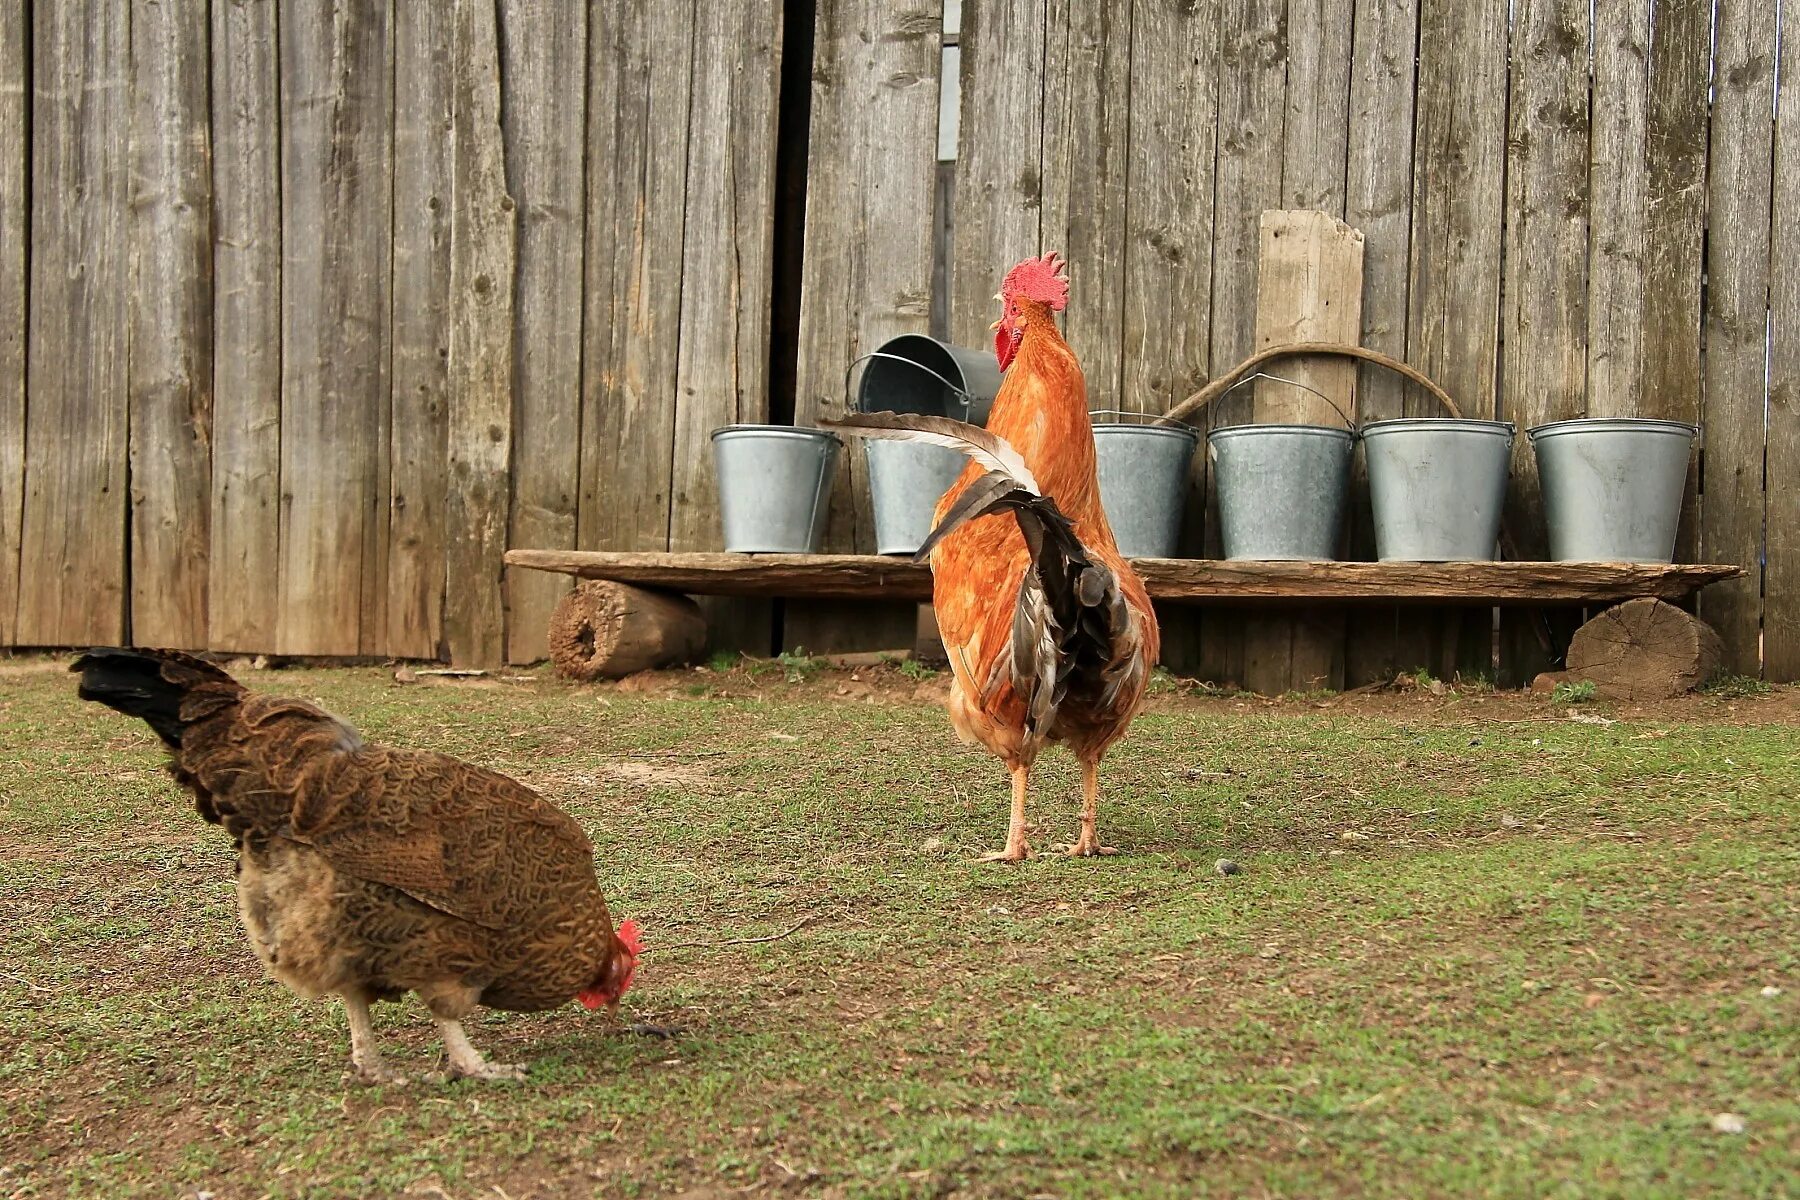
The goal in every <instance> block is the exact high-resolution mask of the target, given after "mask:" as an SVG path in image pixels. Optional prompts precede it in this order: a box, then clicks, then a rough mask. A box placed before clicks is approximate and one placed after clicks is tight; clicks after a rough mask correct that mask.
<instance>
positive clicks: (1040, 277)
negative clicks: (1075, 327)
mask: <svg viewBox="0 0 1800 1200" xmlns="http://www.w3.org/2000/svg"><path fill="white" fill-rule="evenodd" d="M1063 267H1064V263H1063V260H1062V255H1060V254H1058V253H1057V252H1056V251H1054V250H1052V251H1050V253H1048V254H1046V255H1044V256H1043V257H1042V258H1028V259H1026V260H1025V261H1024V262H1022V263H1020V264H1019V265H1018V266H1016V267H1014V268H1013V269H1012V270H1010V271H1008V272H1007V273H1006V282H1005V283H1002V284H1001V285H1000V291H1001V292H1002V293H1003V294H1004V295H1008V296H1020V297H1023V298H1024V299H1026V300H1036V301H1037V302H1038V303H1040V304H1048V305H1049V306H1050V308H1051V310H1052V311H1054V312H1061V311H1062V310H1063V309H1064V308H1065V307H1067V306H1068V303H1069V277H1068V276H1067V275H1065V274H1063Z"/></svg>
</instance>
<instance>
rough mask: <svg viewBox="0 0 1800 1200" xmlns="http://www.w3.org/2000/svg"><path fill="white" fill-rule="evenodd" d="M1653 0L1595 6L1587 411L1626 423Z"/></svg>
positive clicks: (1640, 252) (1633, 358)
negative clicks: (1621, 418)
mask: <svg viewBox="0 0 1800 1200" xmlns="http://www.w3.org/2000/svg"><path fill="white" fill-rule="evenodd" d="M1649 91H1650V0H1597V2H1596V4H1595V8H1594V100H1593V136H1592V138H1591V140H1590V150H1589V158H1588V182H1589V189H1590V197H1591V199H1590V204H1589V218H1588V220H1589V239H1590V246H1589V249H1588V301H1587V406H1586V412H1587V415H1589V416H1594V417H1632V416H1637V415H1638V403H1639V400H1640V398H1641V396H1642V392H1643V385H1644V342H1643V334H1644V321H1643V310H1644V300H1645V296H1644V283H1645V271H1646V269H1647V268H1648V266H1649V263H1650V247H1649V244H1648V239H1649V233H1650V226H1649V221H1648V217H1649V212H1648V203H1649V192H1650V188H1649V184H1650V178H1649V175H1650V172H1649V165H1650V159H1649V155H1648V153H1647V150H1648V148H1649V147H1648V142H1647V136H1648V132H1649V130H1648V105H1649Z"/></svg>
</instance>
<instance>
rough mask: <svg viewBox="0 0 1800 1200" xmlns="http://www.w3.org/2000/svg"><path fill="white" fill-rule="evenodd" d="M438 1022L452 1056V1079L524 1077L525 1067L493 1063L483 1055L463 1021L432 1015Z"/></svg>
mask: <svg viewBox="0 0 1800 1200" xmlns="http://www.w3.org/2000/svg"><path fill="white" fill-rule="evenodd" d="M432 1020H434V1021H436V1022H437V1027H438V1033H439V1034H441V1035H443V1039H444V1050H445V1052H446V1053H448V1054H449V1056H450V1077H451V1078H452V1079H523V1078H525V1068H524V1067H521V1066H517V1065H516V1064H513V1063H493V1062H489V1061H488V1060H487V1059H485V1058H483V1057H481V1051H479V1050H477V1049H476V1048H475V1047H474V1046H473V1045H471V1044H470V1042H469V1036H468V1035H467V1034H465V1033H464V1032H463V1027H462V1022H461V1021H452V1020H450V1019H448V1018H446V1017H440V1016H436V1015H435V1014H434V1015H433V1016H432Z"/></svg>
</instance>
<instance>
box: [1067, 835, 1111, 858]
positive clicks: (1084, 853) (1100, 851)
mask: <svg viewBox="0 0 1800 1200" xmlns="http://www.w3.org/2000/svg"><path fill="white" fill-rule="evenodd" d="M1057 849H1058V850H1059V851H1061V852H1062V853H1064V854H1066V855H1068V856H1069V857H1070V858H1093V857H1095V856H1097V855H1106V856H1108V857H1110V856H1112V855H1114V854H1117V853H1118V852H1119V851H1118V848H1117V847H1115V846H1102V845H1101V844H1100V840H1099V839H1098V838H1082V839H1081V840H1080V841H1078V842H1076V843H1075V844H1074V845H1072V846H1058V847H1057Z"/></svg>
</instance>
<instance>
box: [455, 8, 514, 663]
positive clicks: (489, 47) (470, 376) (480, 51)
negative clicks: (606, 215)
mask: <svg viewBox="0 0 1800 1200" xmlns="http://www.w3.org/2000/svg"><path fill="white" fill-rule="evenodd" d="M453 11H454V21H455V25H454V30H453V36H452V41H451V62H452V64H453V75H452V79H453V84H452V87H453V91H452V96H451V106H452V112H453V113H454V114H455V119H456V130H455V137H454V141H453V143H452V145H453V147H454V149H453V158H452V170H451V177H450V179H451V192H450V360H449V398H450V408H449V425H448V433H449V446H450V458H449V463H450V493H449V497H448V499H447V501H446V503H445V505H444V517H445V525H446V528H448V529H450V530H454V531H455V533H454V536H452V537H450V538H449V539H448V541H447V543H446V547H445V554H444V576H445V593H444V642H445V645H446V646H447V647H448V649H449V651H450V661H451V662H454V663H458V664H466V665H469V666H477V667H493V666H498V665H500V663H501V662H502V661H503V660H504V658H505V652H506V629H505V614H504V609H503V607H502V603H501V591H500V584H501V572H502V568H503V560H504V556H505V554H506V502H507V490H508V489H507V474H508V465H509V463H510V461H511V454H512V365H513V364H512V347H513V289H512V280H513V266H514V261H515V248H516V241H515V237H516V219H515V207H514V204H513V201H512V197H510V196H508V195H507V193H506V162H505V151H504V146H503V142H502V140H501V133H500V42H499V32H498V30H497V29H496V22H497V15H496V13H495V11H494V5H493V4H492V3H490V2H488V0H456V3H455V5H454V9H453Z"/></svg>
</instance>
